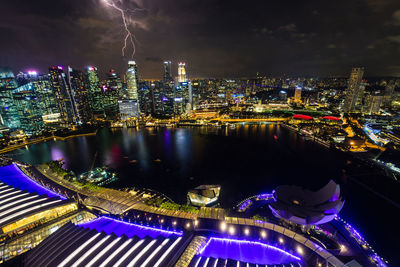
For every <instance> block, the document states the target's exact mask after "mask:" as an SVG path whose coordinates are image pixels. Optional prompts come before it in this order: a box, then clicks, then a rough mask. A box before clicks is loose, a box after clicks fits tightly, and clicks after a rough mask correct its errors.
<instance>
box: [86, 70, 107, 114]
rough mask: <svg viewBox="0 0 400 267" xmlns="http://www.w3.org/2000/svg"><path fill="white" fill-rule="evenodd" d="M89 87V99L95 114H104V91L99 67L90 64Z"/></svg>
mask: <svg viewBox="0 0 400 267" xmlns="http://www.w3.org/2000/svg"><path fill="white" fill-rule="evenodd" d="M86 76H87V84H88V87H89V100H90V106H91V108H92V112H93V115H103V113H104V109H103V103H102V91H101V88H100V83H99V76H98V74H97V68H96V67H92V66H89V67H88V68H87V71H86Z"/></svg>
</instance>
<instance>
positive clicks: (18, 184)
mask: <svg viewBox="0 0 400 267" xmlns="http://www.w3.org/2000/svg"><path fill="white" fill-rule="evenodd" d="M0 181H2V182H3V183H6V184H8V185H10V186H12V187H15V188H19V189H20V190H26V191H28V192H30V193H37V194H39V195H43V194H46V195H48V196H49V197H60V198H61V199H66V198H65V197H63V196H60V195H58V194H56V193H54V192H53V191H51V190H49V189H47V188H46V187H44V186H42V185H40V184H38V183H37V182H35V181H33V180H32V179H31V178H29V177H28V176H27V175H26V174H25V173H24V172H23V171H21V170H20V169H19V168H18V167H17V165H15V164H12V165H8V166H4V167H0Z"/></svg>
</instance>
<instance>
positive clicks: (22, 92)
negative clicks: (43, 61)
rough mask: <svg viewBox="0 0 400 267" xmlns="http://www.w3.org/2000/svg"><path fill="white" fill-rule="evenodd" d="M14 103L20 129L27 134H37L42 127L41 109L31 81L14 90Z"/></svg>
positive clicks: (40, 131)
mask: <svg viewBox="0 0 400 267" xmlns="http://www.w3.org/2000/svg"><path fill="white" fill-rule="evenodd" d="M13 97H14V101H15V105H16V108H17V112H18V117H19V121H20V129H21V130H23V131H24V133H25V134H26V135H28V136H31V135H39V134H40V133H42V131H43V129H44V122H43V118H42V110H41V108H40V104H39V101H38V98H37V95H36V92H35V87H34V85H33V83H27V84H25V85H22V86H20V87H18V88H17V89H15V90H14V93H13Z"/></svg>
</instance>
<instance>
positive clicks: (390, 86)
mask: <svg viewBox="0 0 400 267" xmlns="http://www.w3.org/2000/svg"><path fill="white" fill-rule="evenodd" d="M395 87H396V83H395V81H394V80H390V81H389V82H388V83H387V85H386V87H385V95H384V98H383V106H384V107H385V108H390V107H391V106H392V100H393V99H392V98H393V93H394V88H395Z"/></svg>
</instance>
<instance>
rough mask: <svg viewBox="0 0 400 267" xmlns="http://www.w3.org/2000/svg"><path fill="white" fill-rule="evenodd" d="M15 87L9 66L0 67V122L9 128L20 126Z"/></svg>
mask: <svg viewBox="0 0 400 267" xmlns="http://www.w3.org/2000/svg"><path fill="white" fill-rule="evenodd" d="M16 88H17V82H16V80H15V77H14V73H13V72H12V70H11V69H10V68H0V123H1V124H3V125H4V126H7V127H8V128H10V129H18V128H19V126H20V123H19V118H18V112H17V108H16V106H15V103H14V99H13V90H15V89H16Z"/></svg>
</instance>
